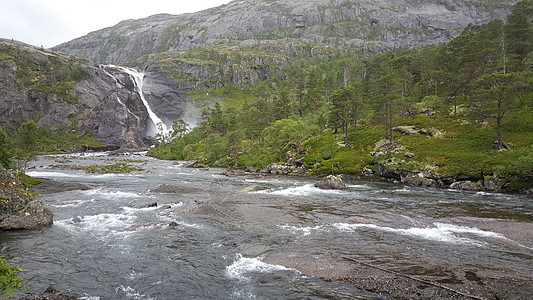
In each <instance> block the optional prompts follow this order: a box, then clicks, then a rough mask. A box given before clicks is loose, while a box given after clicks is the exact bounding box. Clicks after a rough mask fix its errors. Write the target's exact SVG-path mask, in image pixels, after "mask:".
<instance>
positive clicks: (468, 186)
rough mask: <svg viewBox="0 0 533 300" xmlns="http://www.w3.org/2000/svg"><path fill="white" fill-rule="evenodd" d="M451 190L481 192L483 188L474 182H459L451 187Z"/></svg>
mask: <svg viewBox="0 0 533 300" xmlns="http://www.w3.org/2000/svg"><path fill="white" fill-rule="evenodd" d="M450 188H451V189H455V190H463V191H480V190H481V187H480V186H478V185H477V184H475V183H473V182H472V181H468V180H467V181H457V182H454V183H452V184H451V185H450Z"/></svg>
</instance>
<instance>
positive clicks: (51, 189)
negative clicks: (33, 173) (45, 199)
mask: <svg viewBox="0 0 533 300" xmlns="http://www.w3.org/2000/svg"><path fill="white" fill-rule="evenodd" d="M40 180H41V183H39V184H38V185H36V186H34V187H33V188H31V190H32V191H33V192H36V193H39V194H54V193H61V192H67V191H74V190H81V191H86V190H90V189H91V188H90V187H88V186H87V185H85V184H81V183H78V182H62V181H55V180H50V179H44V178H41V179H40Z"/></svg>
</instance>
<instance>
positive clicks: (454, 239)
mask: <svg viewBox="0 0 533 300" xmlns="http://www.w3.org/2000/svg"><path fill="white" fill-rule="evenodd" d="M433 225H435V227H425V228H418V227H411V228H406V229H403V228H392V227H386V226H377V225H375V224H347V223H335V224H333V226H334V227H335V228H337V229H338V230H340V231H345V232H350V231H355V230H357V229H361V228H364V229H374V230H380V231H385V232H392V233H398V234H401V235H407V236H412V237H415V238H421V239H426V240H432V241H439V242H446V243H453V244H480V242H479V241H476V240H474V239H471V238H468V237H464V236H460V235H461V234H462V235H469V236H477V237H485V238H495V239H503V240H508V239H507V238H506V237H505V236H503V235H501V234H499V233H496V232H491V231H484V230H481V229H478V228H472V227H466V226H456V225H451V224H444V223H434V224H433Z"/></svg>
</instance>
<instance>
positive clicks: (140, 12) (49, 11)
mask: <svg viewBox="0 0 533 300" xmlns="http://www.w3.org/2000/svg"><path fill="white" fill-rule="evenodd" d="M228 2H230V0H142V1H141V0H85V1H75V0H0V37H2V38H6V39H12V38H13V39H15V40H18V41H21V42H25V43H28V44H32V45H35V46H44V47H45V48H50V47H53V46H56V45H59V44H61V43H63V42H67V41H70V40H72V39H74V38H77V37H80V36H83V35H86V34H87V33H89V32H91V31H95V30H98V29H102V28H105V27H109V26H113V25H115V24H117V23H118V22H120V21H122V20H127V19H140V18H144V17H148V16H151V15H154V14H158V13H169V14H175V15H178V14H183V13H191V12H197V11H200V10H203V9H207V8H211V7H215V6H219V5H222V4H226V3H228Z"/></svg>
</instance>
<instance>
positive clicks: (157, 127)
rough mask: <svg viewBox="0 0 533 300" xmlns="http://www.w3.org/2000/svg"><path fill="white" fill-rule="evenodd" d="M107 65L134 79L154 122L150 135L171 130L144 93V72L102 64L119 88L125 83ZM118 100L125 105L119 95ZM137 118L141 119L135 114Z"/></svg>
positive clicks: (105, 71) (101, 66)
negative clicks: (153, 108) (108, 69)
mask: <svg viewBox="0 0 533 300" xmlns="http://www.w3.org/2000/svg"><path fill="white" fill-rule="evenodd" d="M106 67H107V68H113V69H118V70H121V71H122V72H124V73H126V74H128V75H129V76H130V78H131V79H132V80H133V83H134V84H135V91H136V92H137V93H138V94H139V96H140V97H141V101H142V103H143V104H144V106H145V107H146V110H147V111H148V116H149V117H150V120H151V121H152V123H153V130H150V132H149V134H150V135H156V134H157V133H161V134H168V133H169V131H170V130H169V129H168V127H167V125H166V124H165V123H164V122H163V121H162V120H161V118H159V117H158V116H157V115H156V114H155V113H154V111H153V110H152V108H151V107H150V105H149V104H148V101H146V98H145V97H144V93H143V80H144V73H142V72H139V71H137V70H135V69H131V68H126V67H120V66H115V65H100V69H102V70H103V71H104V73H105V74H106V75H108V76H110V77H112V78H113V79H114V80H115V83H116V85H117V87H118V88H121V87H123V86H124V85H123V84H122V83H121V82H120V81H119V80H118V79H117V78H116V77H115V76H114V75H113V74H111V73H110V72H108V71H107V70H106V69H105V68H106ZM117 100H118V102H119V103H120V104H121V105H123V106H125V104H124V103H123V102H122V101H121V100H120V99H119V98H118V97H117ZM126 109H128V108H127V107H126ZM128 112H130V110H129V109H128ZM130 113H131V112H130ZM132 115H134V114H133V113H132ZM134 116H135V115H134ZM135 118H137V119H139V118H138V117H137V116H135Z"/></svg>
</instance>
